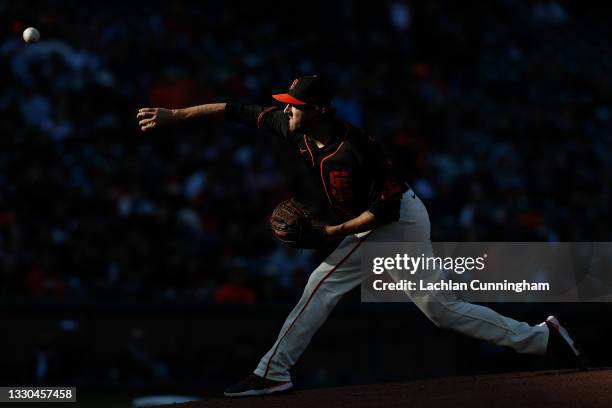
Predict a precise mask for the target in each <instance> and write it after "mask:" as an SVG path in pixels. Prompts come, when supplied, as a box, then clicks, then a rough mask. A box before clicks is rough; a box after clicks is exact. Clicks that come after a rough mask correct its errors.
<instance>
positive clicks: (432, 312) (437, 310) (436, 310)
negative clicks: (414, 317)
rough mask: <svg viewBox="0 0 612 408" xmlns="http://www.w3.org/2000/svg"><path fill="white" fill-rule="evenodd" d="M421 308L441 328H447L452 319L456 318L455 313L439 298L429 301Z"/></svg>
mask: <svg viewBox="0 0 612 408" xmlns="http://www.w3.org/2000/svg"><path fill="white" fill-rule="evenodd" d="M421 310H423V312H424V313H425V315H427V318H428V319H429V320H430V321H431V322H432V323H433V324H435V325H436V327H439V328H441V329H447V328H449V327H450V325H451V323H452V320H453V319H454V316H453V314H452V313H451V312H450V310H449V308H448V307H446V305H445V304H444V303H443V302H441V301H440V300H437V299H432V300H429V301H427V302H426V303H425V304H424V305H423V306H422V307H421Z"/></svg>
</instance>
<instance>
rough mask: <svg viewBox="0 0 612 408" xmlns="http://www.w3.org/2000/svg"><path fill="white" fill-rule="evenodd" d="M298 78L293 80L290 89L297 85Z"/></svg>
mask: <svg viewBox="0 0 612 408" xmlns="http://www.w3.org/2000/svg"><path fill="white" fill-rule="evenodd" d="M297 82H298V80H297V79H294V80H293V82H292V83H291V86H290V87H289V90H292V89H293V88H294V87H295V86H296V85H297Z"/></svg>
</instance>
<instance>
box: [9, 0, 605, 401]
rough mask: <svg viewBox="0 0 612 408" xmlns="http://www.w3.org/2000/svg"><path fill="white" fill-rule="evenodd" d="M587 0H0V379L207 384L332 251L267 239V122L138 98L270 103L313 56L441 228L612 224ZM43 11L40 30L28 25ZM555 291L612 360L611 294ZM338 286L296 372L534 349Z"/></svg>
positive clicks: (509, 233)
mask: <svg viewBox="0 0 612 408" xmlns="http://www.w3.org/2000/svg"><path fill="white" fill-rule="evenodd" d="M610 17H611V14H610V13H609V12H608V10H607V8H605V7H603V6H600V7H595V6H594V5H593V4H589V5H587V3H586V2H567V1H546V0H542V1H512V0H495V1H489V2H453V1H436V0H434V1H423V2H421V1H407V2H405V1H401V0H397V1H382V2H352V1H337V2H312V1H311V2H282V3H267V2H195V1H194V2H187V1H180V2H177V1H173V2H156V1H153V2H145V3H132V2H116V1H110V2H96V3H86V2H77V1H65V2H64V1H61V2H60V1H41V2H14V1H0V30H1V35H0V57H1V60H0V61H1V63H0V70H1V72H0V81H1V82H0V83H1V88H0V112H1V114H0V134H1V135H2V136H1V137H0V322H1V323H0V333H2V335H1V336H0V361H2V369H1V370H0V385H76V386H77V387H78V388H79V390H82V391H83V392H84V393H87V392H90V393H92V394H94V395H98V394H103V393H104V394H106V395H113V394H129V393H133V394H135V395H136V394H146V393H163V392H181V393H190V394H195V395H204V394H207V393H215V392H219V390H221V389H222V388H223V387H224V386H225V385H228V384H230V383H232V382H234V381H236V380H238V379H240V378H242V377H243V376H245V375H246V374H247V373H248V372H249V371H250V370H251V369H253V368H254V367H255V365H256V363H257V361H258V359H259V357H260V356H261V355H262V354H263V353H264V352H265V351H266V350H267V349H268V347H270V345H271V344H272V342H273V340H274V339H275V335H276V333H277V330H278V329H279V328H280V325H281V324H282V321H283V320H284V318H285V316H286V314H287V313H288V311H289V310H290V308H291V307H293V304H294V302H295V301H296V300H297V297H298V296H299V294H300V293H301V290H302V288H303V284H304V283H305V279H306V278H307V276H308V273H309V272H310V270H311V269H312V267H313V266H314V265H315V264H316V262H317V261H318V260H320V259H321V258H322V256H324V254H323V253H321V252H318V253H314V252H311V251H302V252H296V251H293V250H287V249H285V248H282V247H281V246H279V245H278V244H277V243H276V242H274V241H273V239H272V238H271V235H270V233H269V231H268V228H267V224H266V223H267V217H268V215H269V214H270V212H271V210H272V209H273V208H274V206H275V205H276V203H277V202H279V201H280V200H281V199H283V198H286V197H289V196H291V195H292V194H304V192H305V191H306V192H307V191H308V189H309V187H308V186H307V185H305V186H302V185H301V180H302V177H303V175H304V173H303V169H301V168H299V167H296V166H295V165H294V164H293V163H291V162H290V160H289V159H288V158H287V156H286V154H285V150H284V147H283V145H282V144H281V143H279V142H278V141H276V140H274V139H273V137H270V136H266V135H262V134H258V133H256V132H254V131H251V130H247V129H242V128H240V127H236V126H233V125H222V124H210V123H199V124H192V125H189V126H181V127H177V128H172V129H166V130H160V131H155V132H151V133H147V134H146V135H145V134H142V133H140V132H139V130H138V127H137V124H136V120H135V115H136V112H137V109H138V108H139V107H143V106H163V107H184V106H188V105H193V104H198V103H205V102H213V101H243V102H248V101H250V102H254V103H259V104H264V105H267V104H270V105H271V104H272V102H273V101H272V100H271V98H270V94H271V93H274V92H279V91H283V90H284V89H286V88H287V87H288V85H289V84H290V83H291V81H292V79H293V78H294V77H296V76H298V75H301V74H309V73H321V74H324V75H326V76H328V77H329V78H330V79H331V81H332V83H333V85H334V90H335V92H336V95H337V97H336V99H335V106H336V107H337V110H338V112H339V114H340V115H341V116H343V117H344V118H346V119H347V120H349V121H351V122H353V123H354V124H356V125H359V126H362V127H364V128H366V129H367V130H368V131H370V132H371V133H372V134H373V135H375V136H376V138H377V139H379V140H380V141H381V142H382V143H383V144H384V146H385V148H386V150H387V151H388V153H389V155H390V157H391V158H392V161H393V162H394V164H395V165H396V166H397V167H398V168H400V169H401V170H402V172H403V173H404V174H405V175H406V177H407V178H408V180H409V182H410V184H411V185H412V186H413V188H414V189H415V190H416V192H417V194H419V196H420V197H421V198H422V199H423V201H424V202H425V204H426V205H427V207H428V209H429V212H430V216H431V219H432V226H433V230H432V235H433V239H434V240H438V241H463V240H467V241H612V230H611V228H610V227H611V224H612V223H611V218H610V208H611V206H612V202H611V201H612V200H611V193H612V192H611V185H612V183H611V181H612V180H611V176H612V164H611V161H610V155H611V153H612V148H611V136H610V135H611V131H612V126H611V125H612V120H611V115H612V112H611V109H612V84H611V76H610V72H611V68H612V67H611V65H612V59H611V58H610V55H611V51H612V44H611V36H610V34H611V32H610V28H609V21H610ZM28 26H34V27H37V28H38V29H39V30H40V32H41V36H42V41H41V42H40V43H38V44H33V45H26V44H25V43H24V42H23V40H22V39H21V32H22V31H23V29H24V28H26V27H28ZM495 307H496V308H497V309H498V310H500V311H501V312H503V313H506V314H509V315H511V316H513V317H516V318H520V319H526V320H528V321H530V322H532V323H536V322H539V321H542V320H543V318H544V317H546V315H547V314H548V313H549V312H551V311H552V312H556V311H559V310H561V311H563V312H565V313H566V316H568V317H569V318H570V320H572V321H573V323H574V325H575V326H577V327H578V328H579V329H580V332H581V333H582V336H583V341H584V342H586V343H587V344H588V345H589V346H590V348H591V350H592V351H593V352H592V353H591V354H592V356H591V358H592V360H593V361H594V363H595V364H597V365H610V364H611V362H612V355H611V353H610V351H609V350H607V349H606V348H605V344H606V342H608V341H607V340H606V338H608V339H609V335H610V328H609V320H610V319H609V313H607V312H610V307H609V306H608V305H602V304H565V305H550V304H503V305H495ZM550 367H551V363H550V362H548V361H546V360H543V359H537V358H532V357H525V356H517V355H514V354H512V353H510V352H508V351H506V350H504V349H501V348H497V347H493V346H490V345H487V344H484V343H480V342H477V341H473V340H469V339H466V338H462V337H459V336H456V335H454V334H451V333H447V332H442V331H439V330H437V329H435V327H433V325H431V324H430V323H429V322H427V321H426V319H425V317H424V316H422V315H420V314H419V313H418V312H417V310H416V309H415V308H414V307H413V306H412V305H408V304H406V305H365V304H364V305H362V304H359V296H358V293H352V294H350V295H349V296H347V299H345V300H344V301H343V302H342V303H341V304H340V305H339V307H338V309H337V310H336V311H335V312H334V313H333V314H332V317H331V318H330V320H329V321H328V323H327V324H326V325H325V326H324V327H323V329H322V330H321V331H320V333H318V334H317V336H316V337H315V339H314V341H313V343H312V345H311V347H310V348H309V349H308V351H307V352H306V354H305V355H304V357H303V358H302V359H301V360H300V362H299V363H298V365H297V367H296V370H295V371H294V375H295V380H296V383H297V384H298V385H299V386H301V387H315V386H326V385H334V384H352V383H366V382H384V381H392V380H407V379H412V378H422V377H435V376H448V375H461V374H468V373H481V372H502V371H512V370H529V369H536V368H550Z"/></svg>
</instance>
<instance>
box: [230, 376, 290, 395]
mask: <svg viewBox="0 0 612 408" xmlns="http://www.w3.org/2000/svg"><path fill="white" fill-rule="evenodd" d="M292 389H293V384H292V383H291V381H274V380H268V379H267V378H263V377H260V376H258V375H255V374H251V375H249V376H248V377H247V378H245V379H244V380H242V381H240V382H238V383H236V384H234V385H231V386H229V387H227V388H226V389H225V392H224V393H223V395H225V396H226V397H253V396H256V395H271V394H280V393H285V392H289V391H291V390H292Z"/></svg>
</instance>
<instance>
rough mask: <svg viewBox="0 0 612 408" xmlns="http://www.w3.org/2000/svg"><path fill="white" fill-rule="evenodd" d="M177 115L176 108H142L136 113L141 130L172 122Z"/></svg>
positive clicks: (144, 130)
mask: <svg viewBox="0 0 612 408" xmlns="http://www.w3.org/2000/svg"><path fill="white" fill-rule="evenodd" d="M175 116H176V111H175V110H174V109H165V108H140V109H139V110H138V114H137V115H136V119H138V126H140V130H142V131H143V132H146V131H147V130H151V129H154V128H157V127H159V126H165V125H168V124H170V123H172V122H173V121H174V119H175Z"/></svg>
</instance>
